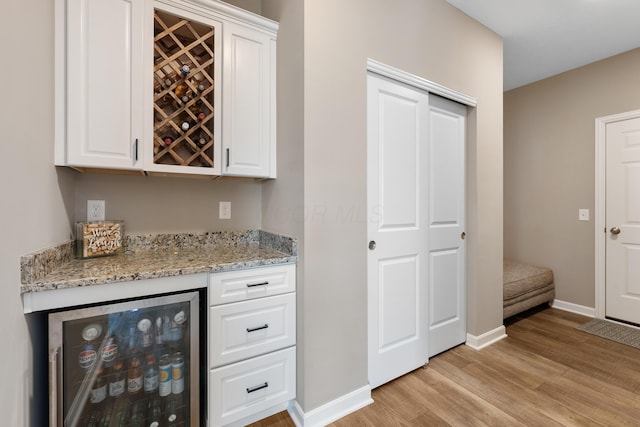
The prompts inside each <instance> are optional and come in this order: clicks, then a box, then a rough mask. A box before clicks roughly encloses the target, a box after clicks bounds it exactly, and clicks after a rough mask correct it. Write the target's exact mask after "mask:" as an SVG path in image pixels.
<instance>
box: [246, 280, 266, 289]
mask: <svg viewBox="0 0 640 427" xmlns="http://www.w3.org/2000/svg"><path fill="white" fill-rule="evenodd" d="M268 284H269V282H268V281H266V280H265V281H264V282H260V283H247V288H255V287H256V286H267V285H268Z"/></svg>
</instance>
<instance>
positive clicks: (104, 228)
mask: <svg viewBox="0 0 640 427" xmlns="http://www.w3.org/2000/svg"><path fill="white" fill-rule="evenodd" d="M123 243H124V221H95V222H77V223H76V255H77V257H78V258H95V257H101V256H107V255H116V254H119V253H122V252H123V251H124V245H123Z"/></svg>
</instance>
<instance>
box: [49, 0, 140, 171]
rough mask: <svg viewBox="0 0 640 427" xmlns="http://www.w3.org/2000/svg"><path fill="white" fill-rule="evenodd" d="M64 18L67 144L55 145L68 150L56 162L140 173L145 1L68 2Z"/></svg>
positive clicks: (90, 0)
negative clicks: (130, 170)
mask: <svg viewBox="0 0 640 427" xmlns="http://www.w3.org/2000/svg"><path fill="white" fill-rule="evenodd" d="M60 1H64V0H60ZM65 18H66V22H65V23H66V26H64V27H63V29H61V30H59V31H65V29H66V46H65V52H66V61H65V65H66V67H65V74H64V75H65V78H64V84H63V85H64V89H61V90H62V92H65V91H66V114H65V119H64V125H63V126H64V128H65V132H64V133H65V135H64V136H62V138H63V139H64V140H65V141H57V143H58V144H63V145H64V146H65V147H66V150H64V149H63V150H59V149H58V150H57V157H58V158H57V159H56V162H57V163H58V164H63V165H67V166H77V167H95V168H114V169H140V168H141V167H142V162H141V161H140V156H139V155H138V150H139V147H138V144H140V143H141V142H142V106H143V100H142V83H143V82H142V57H143V55H142V36H143V31H142V28H143V1H142V0H67V2H66V16H65ZM65 142H66V144H65ZM61 151H62V153H63V154H60V153H61ZM64 151H66V152H64Z"/></svg>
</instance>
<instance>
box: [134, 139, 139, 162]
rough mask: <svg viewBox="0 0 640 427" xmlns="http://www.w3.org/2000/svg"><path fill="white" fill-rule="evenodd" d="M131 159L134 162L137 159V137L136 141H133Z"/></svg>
mask: <svg viewBox="0 0 640 427" xmlns="http://www.w3.org/2000/svg"><path fill="white" fill-rule="evenodd" d="M133 160H134V162H137V161H138V138H136V142H134V143H133Z"/></svg>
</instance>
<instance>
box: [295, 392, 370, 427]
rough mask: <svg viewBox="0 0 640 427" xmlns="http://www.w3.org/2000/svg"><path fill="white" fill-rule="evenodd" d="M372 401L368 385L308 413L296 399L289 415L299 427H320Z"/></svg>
mask: <svg viewBox="0 0 640 427" xmlns="http://www.w3.org/2000/svg"><path fill="white" fill-rule="evenodd" d="M372 403H373V399H371V387H370V386H368V385H366V386H364V387H361V388H359V389H357V390H354V391H352V392H351V393H347V394H345V395H344V396H341V397H339V398H337V399H335V400H332V401H331V402H329V403H325V404H324V405H322V406H320V407H318V408H316V409H313V410H311V411H309V412H306V413H305V412H304V411H303V410H302V408H301V407H300V405H299V404H298V402H297V401H296V402H294V403H293V405H291V406H289V415H291V418H292V419H293V422H294V423H295V425H296V426H297V427H320V426H326V425H327V424H330V423H332V422H334V421H336V420H338V419H340V418H342V417H344V416H346V415H349V414H350V413H352V412H355V411H357V410H358V409H360V408H364V407H365V406H367V405H370V404H372Z"/></svg>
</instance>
